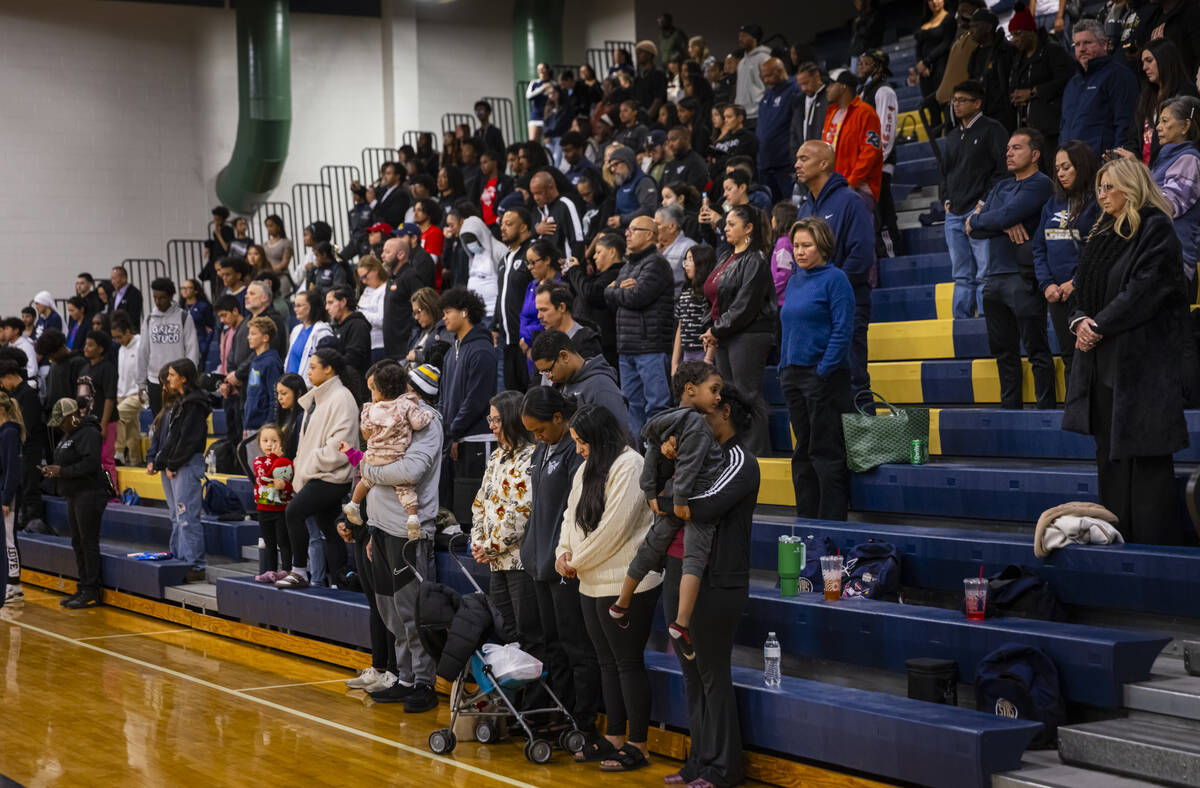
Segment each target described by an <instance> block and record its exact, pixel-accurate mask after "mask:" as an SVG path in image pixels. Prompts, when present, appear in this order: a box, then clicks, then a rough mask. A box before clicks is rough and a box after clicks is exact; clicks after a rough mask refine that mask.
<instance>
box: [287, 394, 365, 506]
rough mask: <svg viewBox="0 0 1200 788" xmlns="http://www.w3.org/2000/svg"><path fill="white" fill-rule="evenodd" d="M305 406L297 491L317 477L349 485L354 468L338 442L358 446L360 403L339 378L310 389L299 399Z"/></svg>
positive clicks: (298, 451) (294, 482) (297, 460)
mask: <svg viewBox="0 0 1200 788" xmlns="http://www.w3.org/2000/svg"><path fill="white" fill-rule="evenodd" d="M299 404H300V407H301V408H303V409H304V425H303V426H302V427H301V428H300V443H299V445H298V446H297V448H296V458H295V459H294V460H293V467H294V473H295V478H293V479H292V487H293V489H295V491H296V492H300V489H301V488H302V487H304V485H305V483H306V482H309V481H311V480H313V479H320V480H321V481H325V482H330V483H331V484H347V483H348V482H349V481H350V480H351V478H353V476H354V468H353V466H351V465H350V460H349V459H347V457H346V455H345V454H342V453H341V452H340V451H338V444H339V443H340V442H341V441H345V442H346V443H348V444H350V445H351V446H358V404H357V403H356V402H355V401H354V395H353V394H351V393H350V391H349V390H348V389H347V388H346V387H345V386H343V385H342V381H340V380H339V379H337V378H336V377H334V378H330V379H329V380H327V381H325V382H324V383H322V384H321V385H319V386H317V387H316V388H313V389H310V390H309V391H308V392H307V393H306V394H304V396H302V397H300V399H299Z"/></svg>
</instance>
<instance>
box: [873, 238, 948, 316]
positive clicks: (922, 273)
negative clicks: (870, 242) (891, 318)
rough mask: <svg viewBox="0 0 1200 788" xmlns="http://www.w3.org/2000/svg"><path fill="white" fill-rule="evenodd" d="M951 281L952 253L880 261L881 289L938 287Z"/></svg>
mask: <svg viewBox="0 0 1200 788" xmlns="http://www.w3.org/2000/svg"><path fill="white" fill-rule="evenodd" d="M951 279H953V274H952V272H951V268H950V253H949V252H946V251H944V250H943V251H941V252H927V253H924V254H911V255H901V256H899V257H887V258H884V259H882V260H880V261H879V286H880V287H881V288H885V287H914V286H917V285H936V284H939V283H941V282H949V281H950V280H951ZM872 319H874V316H872Z"/></svg>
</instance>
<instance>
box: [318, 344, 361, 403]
mask: <svg viewBox="0 0 1200 788" xmlns="http://www.w3.org/2000/svg"><path fill="white" fill-rule="evenodd" d="M310 358H316V359H318V360H320V362H321V366H324V367H328V368H329V369H332V370H333V374H335V375H337V376H338V380H340V381H341V382H342V385H343V386H345V387H346V390H347V391H349V392H350V393H351V394H354V398H355V400H358V399H359V396H358V389H359V386H360V384H362V382H363V381H362V379H361V378H357V377H355V375H354V374H353V372H352V371H351V369H350V365H349V364H347V363H346V357H345V356H343V355H342V354H341V353H340V352H338V351H337V350H335V349H334V348H331V347H319V348H317V349H316V350H314V351H313V352H312V356H310ZM360 404H361V403H360Z"/></svg>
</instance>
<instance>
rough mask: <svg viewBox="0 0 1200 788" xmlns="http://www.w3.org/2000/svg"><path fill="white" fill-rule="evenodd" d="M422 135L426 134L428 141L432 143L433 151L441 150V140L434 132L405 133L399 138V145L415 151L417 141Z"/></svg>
mask: <svg viewBox="0 0 1200 788" xmlns="http://www.w3.org/2000/svg"><path fill="white" fill-rule="evenodd" d="M422 134H428V135H429V139H430V140H432V141H433V149H434V150H435V151H438V150H441V146H442V140H441V138H440V137H438V135H437V132H436V131H406V132H404V134H402V135H401V136H400V144H401V145H412V146H413V150H417V141H418V139H419V138H420V136H421V135H422Z"/></svg>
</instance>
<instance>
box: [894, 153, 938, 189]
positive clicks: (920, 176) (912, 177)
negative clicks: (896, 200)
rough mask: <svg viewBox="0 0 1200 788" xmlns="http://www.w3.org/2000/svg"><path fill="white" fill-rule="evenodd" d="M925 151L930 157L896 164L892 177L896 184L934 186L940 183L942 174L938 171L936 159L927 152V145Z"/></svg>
mask: <svg viewBox="0 0 1200 788" xmlns="http://www.w3.org/2000/svg"><path fill="white" fill-rule="evenodd" d="M925 150H926V152H927V153H929V154H931V155H929V156H927V157H924V158H920V159H909V160H908V161H903V162H899V163H897V164H896V173H895V175H893V176H892V177H893V178H894V180H895V182H896V183H911V184H914V185H916V186H936V185H937V184H938V183H940V182H941V180H942V173H941V170H939V169H938V163H937V159H935V158H933V156H932V153H933V151H931V150H929V147H928V145H927V146H926V148H925Z"/></svg>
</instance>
